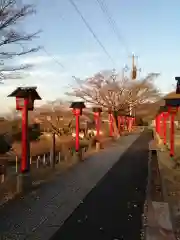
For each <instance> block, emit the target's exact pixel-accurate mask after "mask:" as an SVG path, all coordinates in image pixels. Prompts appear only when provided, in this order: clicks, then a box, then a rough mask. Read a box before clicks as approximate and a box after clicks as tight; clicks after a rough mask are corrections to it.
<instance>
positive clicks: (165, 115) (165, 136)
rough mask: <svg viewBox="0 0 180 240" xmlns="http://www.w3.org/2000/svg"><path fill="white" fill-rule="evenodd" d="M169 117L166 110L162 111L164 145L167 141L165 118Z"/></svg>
mask: <svg viewBox="0 0 180 240" xmlns="http://www.w3.org/2000/svg"><path fill="white" fill-rule="evenodd" d="M168 117H169V113H168V112H164V113H163V131H164V137H163V140H164V145H166V142H167V134H166V133H167V119H168Z"/></svg>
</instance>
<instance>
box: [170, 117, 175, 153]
mask: <svg viewBox="0 0 180 240" xmlns="http://www.w3.org/2000/svg"><path fill="white" fill-rule="evenodd" d="M170 119H171V120H170V121H171V122H170V125H171V127H170V156H171V157H173V156H174V120H175V114H174V113H171V117H170Z"/></svg>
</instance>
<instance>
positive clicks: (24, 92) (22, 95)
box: [8, 87, 41, 111]
mask: <svg viewBox="0 0 180 240" xmlns="http://www.w3.org/2000/svg"><path fill="white" fill-rule="evenodd" d="M36 89H37V88H36V87H18V88H17V89H16V90H14V91H13V92H12V93H11V94H9V95H8V97H16V110H22V109H23V107H24V100H25V99H27V100H28V110H30V111H32V110H33V109H34V101H35V100H41V97H40V96H39V94H38V93H37V91H36Z"/></svg>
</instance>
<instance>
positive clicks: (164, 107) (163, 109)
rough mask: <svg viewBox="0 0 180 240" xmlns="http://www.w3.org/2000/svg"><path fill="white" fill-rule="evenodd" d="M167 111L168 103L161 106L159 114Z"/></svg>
mask: <svg viewBox="0 0 180 240" xmlns="http://www.w3.org/2000/svg"><path fill="white" fill-rule="evenodd" d="M165 112H168V106H166V105H164V106H160V107H159V110H158V114H160V113H165Z"/></svg>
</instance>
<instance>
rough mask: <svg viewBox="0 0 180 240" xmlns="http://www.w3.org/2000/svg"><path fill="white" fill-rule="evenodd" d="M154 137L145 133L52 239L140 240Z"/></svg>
mask: <svg viewBox="0 0 180 240" xmlns="http://www.w3.org/2000/svg"><path fill="white" fill-rule="evenodd" d="M151 138H152V134H151V133H150V132H144V133H143V134H142V135H141V136H140V137H139V138H138V139H137V140H136V141H135V142H134V143H133V144H132V145H131V147H130V148H129V149H128V150H127V151H126V152H125V153H124V154H123V155H122V156H121V158H120V160H119V161H118V162H117V163H116V164H115V165H114V166H113V167H112V169H111V170H110V171H109V172H108V173H107V174H106V175H105V176H104V177H103V178H102V179H101V181H100V182H99V183H98V184H97V186H96V187H95V188H94V189H93V190H92V191H91V192H90V193H89V194H88V195H87V196H86V198H85V199H84V201H83V203H82V204H80V205H79V206H78V208H77V209H76V210H75V211H74V212H73V213H72V215H71V216H70V217H69V218H68V219H67V220H66V221H65V223H64V224H63V225H62V227H61V228H60V229H59V230H58V232H56V234H55V235H54V236H53V237H52V238H51V240H59V239H60V240H74V239H78V240H90V239H91V240H96V239H97V240H101V239H103V240H120V239H123V240H139V239H140V230H141V214H142V211H143V204H144V200H145V189H146V184H147V174H148V168H147V167H148V142H149V140H150V139H151ZM102 161H103V159H102Z"/></svg>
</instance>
